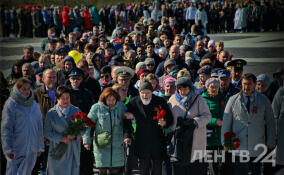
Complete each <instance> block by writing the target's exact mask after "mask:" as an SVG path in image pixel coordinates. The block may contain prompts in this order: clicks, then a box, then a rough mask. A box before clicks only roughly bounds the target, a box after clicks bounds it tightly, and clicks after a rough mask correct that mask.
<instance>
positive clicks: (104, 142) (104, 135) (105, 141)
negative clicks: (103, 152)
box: [95, 112, 114, 148]
mask: <svg viewBox="0 0 284 175" xmlns="http://www.w3.org/2000/svg"><path fill="white" fill-rule="evenodd" d="M109 113H110V112H109ZM109 119H110V128H111V131H110V132H109V131H103V132H101V133H99V134H97V133H96V132H95V143H96V145H97V146H98V147H99V148H104V147H106V146H108V145H110V144H111V143H112V131H113V127H114V126H113V127H112V119H111V113H110V117H109ZM99 126H100V127H101V129H102V126H101V124H100V123H99Z"/></svg>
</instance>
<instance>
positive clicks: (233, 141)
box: [224, 132, 240, 150]
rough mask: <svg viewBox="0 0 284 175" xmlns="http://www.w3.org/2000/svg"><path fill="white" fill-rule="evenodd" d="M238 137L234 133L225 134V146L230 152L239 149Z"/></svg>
mask: <svg viewBox="0 0 284 175" xmlns="http://www.w3.org/2000/svg"><path fill="white" fill-rule="evenodd" d="M234 137H236V134H235V133H234V132H226V133H225V134H224V146H225V147H227V148H228V149H229V150H233V149H237V148H239V147H240V140H239V139H238V138H234Z"/></svg>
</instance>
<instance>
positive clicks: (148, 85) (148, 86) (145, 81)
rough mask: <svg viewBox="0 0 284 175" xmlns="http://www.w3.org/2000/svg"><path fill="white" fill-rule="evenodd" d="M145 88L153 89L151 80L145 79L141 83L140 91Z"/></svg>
mask: <svg viewBox="0 0 284 175" xmlns="http://www.w3.org/2000/svg"><path fill="white" fill-rule="evenodd" d="M145 89H149V90H150V91H153V87H152V84H151V83H150V82H149V81H147V80H144V81H143V82H142V83H141V84H140V87H139V91H142V90H145Z"/></svg>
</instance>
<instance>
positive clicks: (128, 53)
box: [126, 50, 136, 57]
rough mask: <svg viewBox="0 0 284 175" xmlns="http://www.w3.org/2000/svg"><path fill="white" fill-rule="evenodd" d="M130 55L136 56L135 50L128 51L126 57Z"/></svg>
mask: <svg viewBox="0 0 284 175" xmlns="http://www.w3.org/2000/svg"><path fill="white" fill-rule="evenodd" d="M130 54H136V52H135V50H129V51H128V52H127V53H126V57H128V56H129V55H130Z"/></svg>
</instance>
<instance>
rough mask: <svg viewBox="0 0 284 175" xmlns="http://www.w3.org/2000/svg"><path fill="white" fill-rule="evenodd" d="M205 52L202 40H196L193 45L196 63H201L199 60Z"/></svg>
mask: <svg viewBox="0 0 284 175" xmlns="http://www.w3.org/2000/svg"><path fill="white" fill-rule="evenodd" d="M206 53H207V52H206V51H205V50H204V43H203V42H202V40H197V41H196V43H195V49H194V55H195V57H194V59H195V60H197V61H199V62H200V61H201V58H202V57H203V56H204V55H205V54H206Z"/></svg>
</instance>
